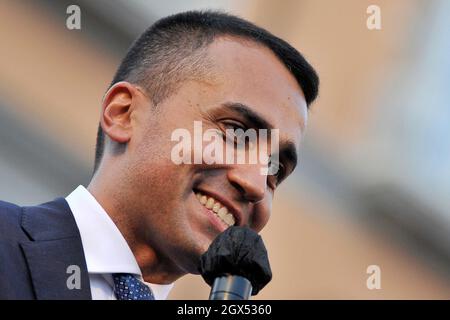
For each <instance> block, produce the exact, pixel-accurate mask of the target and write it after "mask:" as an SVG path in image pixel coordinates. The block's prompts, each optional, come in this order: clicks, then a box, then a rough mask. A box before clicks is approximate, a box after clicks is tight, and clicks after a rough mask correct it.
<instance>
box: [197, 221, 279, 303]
mask: <svg viewBox="0 0 450 320" xmlns="http://www.w3.org/2000/svg"><path fill="white" fill-rule="evenodd" d="M199 271H200V274H201V275H202V277H203V279H204V280H205V281H206V283H208V284H209V285H212V284H213V282H214V279H215V278H217V277H220V276H225V275H230V274H231V275H238V276H242V277H244V278H247V279H248V280H249V281H250V282H251V284H252V295H255V294H257V293H258V292H259V291H260V290H261V289H262V288H263V287H264V286H265V285H266V284H267V283H269V281H270V280H271V279H272V271H271V270H270V264H269V258H268V256H267V250H266V247H265V246H264V243H263V241H262V238H261V236H259V235H258V234H257V233H256V232H255V231H253V230H251V229H249V228H247V227H230V228H228V229H227V230H225V231H224V232H222V233H221V234H219V235H218V236H217V237H216V239H214V241H213V242H212V243H211V245H210V246H209V249H208V250H207V251H206V252H205V253H204V254H203V255H202V256H201V258H200V266H199Z"/></svg>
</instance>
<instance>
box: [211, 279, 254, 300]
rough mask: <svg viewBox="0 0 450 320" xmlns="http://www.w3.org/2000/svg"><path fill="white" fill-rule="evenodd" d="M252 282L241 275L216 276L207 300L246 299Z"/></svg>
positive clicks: (250, 290) (248, 296)
mask: <svg viewBox="0 0 450 320" xmlns="http://www.w3.org/2000/svg"><path fill="white" fill-rule="evenodd" d="M251 292H252V284H251V282H250V281H249V280H247V279H246V278H244V277H241V276H234V275H228V276H222V277H217V278H216V279H215V280H214V283H213V285H212V289H211V294H210V295H209V300H248V299H249V298H250V294H251Z"/></svg>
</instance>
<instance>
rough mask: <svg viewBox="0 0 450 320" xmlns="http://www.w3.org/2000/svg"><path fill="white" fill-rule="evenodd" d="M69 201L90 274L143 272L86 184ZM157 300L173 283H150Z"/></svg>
mask: <svg viewBox="0 0 450 320" xmlns="http://www.w3.org/2000/svg"><path fill="white" fill-rule="evenodd" d="M66 201H67V202H68V204H69V207H70V209H71V211H72V213H73V216H74V218H75V221H76V223H77V226H78V229H79V230H80V235H81V242H82V244H83V250H84V256H85V258H86V265H87V269H88V272H89V274H93V273H101V274H111V273H131V274H135V275H137V276H138V277H139V279H140V280H141V281H143V279H142V273H141V270H140V268H139V266H138V264H137V261H136V258H135V257H134V255H133V252H132V251H131V249H130V247H129V246H128V244H127V242H126V240H125V238H124V237H123V236H122V234H121V233H120V231H119V229H118V228H117V226H116V225H115V224H114V222H113V221H112V220H111V218H110V217H109V215H108V214H107V213H106V211H105V210H104V209H103V208H102V206H101V205H100V204H99V203H98V202H97V200H96V199H95V198H94V197H93V196H92V195H91V193H90V192H89V191H88V190H87V189H86V188H85V187H83V186H78V188H76V189H75V190H74V191H73V192H72V193H71V194H70V195H68V196H67V198H66ZM146 284H147V285H148V286H150V288H151V289H152V291H153V294H154V295H155V298H156V299H157V300H163V299H166V298H167V295H168V294H169V292H170V290H171V289H172V287H173V283H172V284H168V285H162V284H153V283H147V282H146Z"/></svg>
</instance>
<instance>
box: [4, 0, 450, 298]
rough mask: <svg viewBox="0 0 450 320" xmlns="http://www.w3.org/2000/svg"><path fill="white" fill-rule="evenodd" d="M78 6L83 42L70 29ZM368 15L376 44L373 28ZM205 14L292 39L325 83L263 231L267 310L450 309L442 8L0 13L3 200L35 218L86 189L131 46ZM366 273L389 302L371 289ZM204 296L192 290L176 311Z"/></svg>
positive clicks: (49, 8) (97, 6)
mask: <svg viewBox="0 0 450 320" xmlns="http://www.w3.org/2000/svg"><path fill="white" fill-rule="evenodd" d="M70 4H78V5H79V6H80V8H81V14H82V16H81V17H82V18H81V19H82V20H81V21H82V29H81V30H68V29H67V28H66V18H67V16H68V15H67V14H66V8H67V7H68V6H69V5H70ZM371 4H376V5H378V6H379V7H380V8H381V17H382V20H381V21H382V29H381V30H368V29H367V27H366V19H367V17H368V14H367V13H366V9H367V7H368V6H369V5H371ZM205 8H215V9H224V10H226V11H229V12H232V13H235V14H238V15H240V16H242V17H244V18H247V19H249V20H251V21H254V22H256V23H257V24H259V25H261V26H263V27H265V28H267V29H268V30H270V31H271V32H273V33H275V34H276V35H278V36H280V37H282V38H285V39H286V40H288V41H289V42H290V43H292V44H293V45H294V46H295V47H297V48H298V49H299V50H300V51H301V52H302V53H304V55H305V56H306V57H307V58H308V59H309V60H310V62H311V63H312V64H313V65H314V66H315V67H316V68H317V70H318V72H319V74H320V77H321V81H322V86H321V92H320V97H319V100H318V101H317V103H315V104H314V105H313V107H312V110H311V111H310V119H309V129H308V133H307V137H306V140H305V141H304V145H303V150H302V156H301V159H300V165H299V167H298V168H297V172H296V174H295V175H294V176H293V177H291V178H290V179H288V182H287V183H286V184H285V185H284V186H282V187H281V188H280V190H279V191H277V193H278V194H277V196H276V200H275V202H274V212H273V215H272V220H271V221H270V222H269V224H268V226H267V227H266V229H265V230H264V231H263V232H262V235H263V237H264V239H265V243H266V244H267V247H268V251H269V254H270V259H271V263H272V267H273V274H274V278H273V280H272V282H271V283H270V284H269V285H268V286H267V288H266V289H264V290H263V291H262V292H261V294H260V295H258V298H265V299H315V298H321V299H345V298H350V299H383V298H385V299H393V298H400V299H415V298H424V299H432V298H438V299H440V298H447V299H448V298H450V200H449V199H450V197H449V196H448V195H449V194H450V140H449V139H447V137H448V136H449V134H450V105H449V103H448V101H450V99H449V98H450V90H448V84H449V82H450V38H449V37H448V31H450V22H449V21H450V19H449V14H450V4H449V2H448V1H445V0H442V1H440V0H434V1H427V2H424V1H420V0H411V1H406V0H402V1H395V2H393V1H365V0H363V1H358V0H344V1H339V2H337V1H325V0H321V1H312V0H304V1H296V0H292V1H288V0H285V1H269V0H267V1H257V0H252V1H246V2H244V3H243V2H239V1H225V0H223V1H212V2H211V1H166V2H160V1H144V0H133V1H121V0H114V1H106V0H97V1H81V0H80V1H50V0H48V1H47V0H42V1H12V0H7V1H1V2H0V37H1V39H2V49H3V50H2V59H0V146H1V149H0V150H1V151H0V199H1V200H5V201H10V202H15V203H19V204H23V205H28V204H36V203H39V202H44V201H47V200H50V199H53V198H55V197H57V196H65V195H67V194H68V193H70V192H71V191H72V190H73V189H74V188H75V187H76V186H77V185H79V184H83V185H87V184H88V182H89V178H90V175H91V171H92V164H93V159H94V146H95V136H96V129H97V125H98V118H99V113H100V102H101V99H102V96H103V94H104V91H105V90H106V88H107V86H108V84H109V82H110V81H111V79H112V77H113V74H114V72H115V68H116V67H117V65H118V63H119V62H120V59H121V58H122V56H123V55H124V54H125V52H126V49H127V47H128V46H129V45H130V44H131V41H132V40H133V39H134V37H136V36H137V35H138V34H139V33H140V32H141V31H143V30H144V29H145V28H146V27H147V26H149V25H150V24H151V23H152V22H154V21H155V20H156V19H158V18H160V17H162V16H165V15H167V14H171V13H175V12H179V11H183V10H188V9H205ZM370 265H378V266H379V267H380V269H381V289H379V290H369V289H368V288H367V286H366V280H367V278H368V276H369V275H368V274H367V273H366V270H367V267H368V266H370ZM192 288H196V290H192ZM207 296H208V287H207V286H206V285H205V284H204V283H203V281H202V280H201V278H200V277H198V276H191V275H190V276H186V277H184V278H182V279H181V280H179V281H177V283H176V285H175V288H174V290H173V292H172V293H171V295H170V298H172V299H179V298H187V299H197V298H198V299H206V298H207Z"/></svg>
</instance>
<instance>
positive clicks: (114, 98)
mask: <svg viewBox="0 0 450 320" xmlns="http://www.w3.org/2000/svg"><path fill="white" fill-rule="evenodd" d="M135 97H136V88H135V87H134V86H133V85H132V84H130V83H129V82H124V81H122V82H118V83H115V84H114V85H113V86H112V87H111V88H110V89H109V90H108V92H107V93H106V94H105V96H104V98H103V103H102V113H101V115H100V124H101V126H102V129H103V131H104V132H105V134H106V135H107V136H108V137H109V138H110V139H111V140H112V141H115V142H118V143H127V142H128V141H129V140H130V139H131V136H132V126H131V114H132V112H133V103H132V102H133V99H134V98H135Z"/></svg>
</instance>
